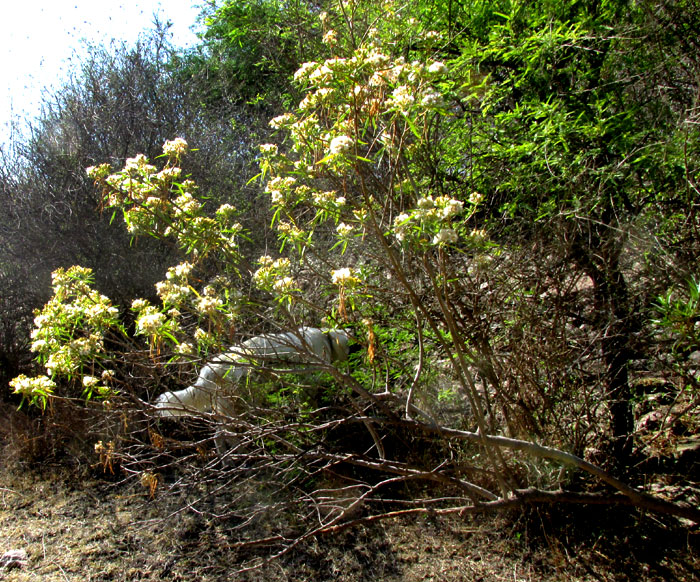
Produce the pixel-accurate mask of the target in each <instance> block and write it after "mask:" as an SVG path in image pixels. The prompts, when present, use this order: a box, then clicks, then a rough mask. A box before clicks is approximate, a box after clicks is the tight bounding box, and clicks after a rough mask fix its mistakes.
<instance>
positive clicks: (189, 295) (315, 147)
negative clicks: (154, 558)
mask: <svg viewBox="0 0 700 582" xmlns="http://www.w3.org/2000/svg"><path fill="white" fill-rule="evenodd" d="M201 19H202V23H203V24H204V28H203V30H204V32H203V33H202V35H201V42H200V45H199V46H197V47H195V48H193V49H190V50H188V51H177V50H175V49H173V48H172V47H170V46H169V45H168V43H167V34H166V32H165V31H158V30H156V31H154V32H153V33H152V34H151V35H150V36H148V37H145V38H143V39H142V41H141V42H140V43H139V44H138V45H137V46H135V47H126V46H124V47H121V48H118V49H117V50H116V51H115V52H108V51H106V50H103V49H95V50H94V51H93V54H92V56H91V58H90V59H88V60H87V62H85V63H84V65H83V68H82V71H81V74H80V75H77V76H76V77H75V79H74V80H72V81H71V82H70V83H69V84H68V85H66V86H65V87H63V88H62V90H61V91H59V92H58V93H57V94H56V95H55V96H54V98H53V100H52V102H51V106H50V107H47V108H46V109H45V112H44V114H43V116H42V117H41V118H40V119H39V120H38V121H37V122H36V123H35V125H34V126H33V127H32V131H31V134H30V137H29V138H28V139H26V140H25V141H23V142H21V143H14V144H12V145H11V147H10V148H9V150H8V151H5V152H3V158H2V164H0V194H1V195H2V197H3V202H4V207H5V208H7V209H8V212H6V213H4V214H3V215H2V216H0V245H1V246H0V256H2V259H0V365H1V366H2V368H1V369H0V379H2V382H3V385H4V386H5V387H4V388H3V391H4V392H2V393H0V394H2V397H3V398H4V399H5V400H6V401H7V402H9V403H12V404H20V403H21V404H22V411H23V412H21V413H14V414H10V415H8V416H7V418H8V420H7V422H6V425H7V427H8V428H6V429H4V431H3V432H4V438H5V441H6V445H5V446H6V449H7V451H8V452H7V455H6V457H7V458H8V459H10V458H12V459H14V461H13V462H14V463H15V466H25V467H29V466H36V465H40V464H41V463H44V462H47V461H49V460H50V461H51V462H55V463H58V464H61V465H63V466H64V467H68V466H72V467H73V468H74V469H73V470H75V466H76V465H81V466H89V467H91V469H90V471H92V472H91V473H90V474H91V475H92V476H93V477H95V478H97V477H98V476H99V478H101V479H104V480H106V481H112V482H116V483H117V484H118V485H115V487H116V490H121V489H119V488H120V487H121V488H123V491H127V490H128V491H131V490H138V491H139V492H140V493H139V495H142V496H144V498H145V499H150V503H151V506H150V507H149V509H148V510H147V511H148V512H150V513H149V515H152V517H149V518H148V519H153V520H155V521H158V520H159V519H161V518H162V520H163V521H162V522H159V523H161V524H165V523H170V524H172V523H173V522H172V520H171V521H168V519H169V518H168V515H162V516H161V512H162V513H164V514H169V515H170V516H171V518H172V515H173V514H175V515H182V516H183V518H182V519H186V518H185V517H184V516H186V515H187V516H195V517H193V518H192V519H195V521H196V520H198V519H202V520H204V521H205V522H206V527H204V526H202V528H203V529H202V530H201V531H200V530H198V531H200V533H198V534H197V535H198V536H200V537H201V536H205V535H206V536H221V537H219V538H217V539H216V541H213V542H212V544H213V545H214V546H215V547H219V546H218V545H217V544H223V545H225V546H226V547H227V548H229V549H234V550H235V551H236V552H237V553H236V558H235V560H233V562H235V568H236V569H239V570H241V571H246V570H247V569H253V570H254V569H256V568H263V569H264V568H270V567H274V566H270V565H271V564H274V563H279V564H284V566H280V567H281V568H288V567H290V566H289V564H290V560H293V559H295V558H292V557H293V556H298V555H300V554H299V553H298V552H300V551H301V552H305V551H312V550H311V549H310V548H313V547H316V546H314V544H316V543H326V542H321V541H319V540H328V539H334V540H338V543H339V544H341V545H342V544H344V543H348V540H349V539H350V538H349V537H346V536H352V533H348V532H352V531H361V532H365V533H367V532H369V531H372V532H375V533H376V532H379V531H384V532H385V533H386V532H388V533H386V535H387V536H389V537H391V536H397V535H398V536H399V537H400V536H401V535H404V534H400V533H398V532H400V531H404V530H402V529H401V528H397V526H396V525H395V524H397V523H403V524H406V523H428V522H430V523H433V521H432V520H438V521H439V523H441V524H443V525H444V524H446V523H449V524H451V525H450V527H451V528H453V531H451V532H450V533H449V534H446V536H447V537H446V538H445V540H444V541H445V543H449V544H455V545H454V546H452V547H454V548H455V550H454V551H455V552H458V551H461V550H457V548H463V545H462V544H463V542H462V541H460V540H461V539H463V537H461V536H464V535H468V533H466V532H468V530H469V527H470V526H469V525H465V524H470V523H473V524H475V525H474V527H478V529H479V531H480V532H481V533H480V534H479V535H483V532H484V531H488V529H489V527H491V526H489V525H488V524H489V523H492V524H494V526H493V527H496V525H495V524H499V526H498V527H499V528H500V531H501V532H503V531H504V529H503V528H505V529H507V528H508V527H511V526H510V525H507V524H508V523H510V524H511V525H512V524H520V525H512V527H513V528H514V529H513V531H514V532H517V535H518V536H520V535H522V533H523V532H531V531H532V529H530V528H531V527H532V523H533V522H532V521H531V520H532V519H533V515H536V516H538V517H537V518H536V520H535V521H537V522H538V523H544V522H547V521H548V520H549V517H542V516H553V515H556V514H557V513H558V512H563V513H562V515H571V516H572V519H573V520H574V521H581V528H582V530H581V531H585V532H586V533H585V534H581V531H578V533H576V534H573V533H572V534H571V535H573V536H574V538H575V539H576V541H575V545H576V546H577V548H579V550H578V551H583V548H584V547H586V546H587V544H589V543H593V544H594V545H595V543H597V542H596V541H594V540H592V539H590V538H588V537H587V536H588V535H589V534H590V531H597V526H596V521H595V520H593V519H591V521H587V520H585V519H582V517H581V513H582V512H581V511H580V508H581V507H583V508H585V510H584V512H585V511H590V512H591V513H590V514H589V515H590V516H593V515H599V514H598V513H597V512H598V511H600V508H601V507H603V508H609V509H610V512H611V514H614V515H616V516H618V518H617V519H619V529H620V531H621V532H622V531H623V530H625V531H629V530H630V529H634V527H635V526H638V527H639V528H640V530H639V531H640V532H641V531H644V532H650V533H648V539H658V537H657V536H663V535H665V534H664V533H663V532H673V533H672V534H668V535H669V537H673V538H674V539H676V537H675V536H680V537H683V536H684V535H687V536H688V537H687V546H686V548H685V554H684V553H683V551H682V550H679V552H678V553H677V554H674V555H675V556H676V558H678V559H677V560H676V558H674V560H676V561H674V566H672V567H671V566H664V567H665V568H667V571H666V574H658V572H656V571H654V572H653V573H651V574H649V578H648V579H650V580H651V579H658V578H654V576H678V577H679V578H678V579H690V578H689V577H688V576H692V574H688V570H687V568H688V564H692V563H693V560H694V559H695V558H694V557H693V556H695V555H696V550H697V548H696V542H695V536H696V532H697V526H698V524H699V523H700V509H698V504H699V501H700V499H699V498H698V451H699V450H700V437H698V428H699V426H700V409H699V405H700V390H699V381H700V272H698V268H697V265H698V258H699V255H700V245H699V244H698V242H697V241H698V240H700V236H699V235H700V233H699V232H698V229H699V227H700V215H699V211H700V191H699V190H698V180H699V179H700V178H699V177H700V166H699V162H700V108H699V105H698V95H700V92H699V89H700V87H699V86H698V83H699V80H700V61H699V55H700V50H699V49H700V47H699V46H698V41H697V34H694V32H693V31H696V30H698V29H700V6H698V5H696V4H695V3H693V2H685V1H680V0H678V1H669V2H661V3H659V2H650V1H646V0H645V1H640V2H634V3H631V2H619V1H612V0H611V1H606V2H598V1H596V2H592V1H590V2H589V1H587V0H584V1H579V2H567V3H562V2H553V1H549V0H540V1H536V2H517V1H510V0H483V1H476V0H475V1H465V2H453V1H452V0H431V1H428V0H426V1H423V0H419V1H413V2H401V1H395V0H387V1H385V2H375V3H367V2H356V1H352V0H340V1H332V2H309V1H306V0H295V1H292V2H279V1H273V0H250V1H233V0H231V1H223V2H214V3H209V4H208V5H207V6H206V7H205V8H203V12H202V15H201ZM302 326H314V327H318V328H323V329H338V330H343V331H344V332H346V333H347V334H348V335H349V336H350V338H351V345H352V346H359V348H360V349H359V350H358V351H357V353H355V350H351V351H352V352H353V353H352V354H351V356H350V358H349V360H348V361H347V362H338V363H334V364H333V365H331V364H329V363H328V362H325V361H321V360H319V361H317V362H315V363H317V364H318V365H317V371H316V373H314V374H312V375H308V374H301V373H296V372H299V370H298V369H292V370H291V371H290V370H280V369H279V366H277V367H275V366H274V365H267V364H266V362H265V361H264V359H263V360H262V361H261V360H260V359H258V361H252V362H251V361H246V365H247V366H250V367H251V369H250V370H249V371H248V372H247V373H246V374H245V375H244V378H245V380H242V381H240V382H238V383H237V385H236V386H235V387H234V388H233V389H234V390H235V391H236V393H235V396H236V413H235V414H230V413H229V414H220V412H221V411H220V410H216V409H215V410H213V411H202V412H201V413H194V414H192V415H189V416H187V417H179V418H167V417H164V416H163V415H162V414H158V410H157V409H156V408H154V406H153V404H152V403H153V402H154V401H155V400H156V398H157V397H158V396H159V395H160V394H162V393H163V392H165V391H173V390H180V389H182V388H184V387H186V386H188V385H190V384H191V383H192V382H193V380H194V378H196V375H197V373H198V371H199V370H200V369H201V368H202V366H203V365H204V363H205V362H206V361H207V360H208V359H210V358H212V357H213V356H214V355H216V354H219V353H221V352H222V351H225V350H226V349H227V348H228V347H229V346H231V345H238V344H240V343H241V342H243V341H244V340H247V339H249V338H251V337H253V336H257V335H260V334H269V333H279V332H282V331H292V332H293V331H294V330H297V329H298V328H300V327H302ZM237 365H241V363H240V360H238V362H237ZM230 410H231V409H229V412H230ZM10 419H12V420H10ZM224 442H225V443H226V446H225V447H224V446H221V445H222V443H224ZM215 444H218V446H215ZM91 478H92V477H91ZM144 502H145V503H147V504H148V502H147V501H144ZM13 503H14V502H13ZM119 511H122V510H121V509H120V510H119ZM123 511H130V510H126V509H125V510H123ZM540 512H541V513H540ZM140 519H141V518H140ZM489 519H492V520H493V521H491V522H490V521H489ZM645 520H651V523H653V524H654V526H653V527H651V526H650V525H649V522H647V521H645ZM554 521H556V522H557V523H556V525H552V526H551V527H552V528H553V530H552V531H554V530H556V531H557V534H556V535H557V536H559V535H561V536H563V537H564V538H565V537H566V536H567V535H568V533H566V532H567V531H568V530H567V528H563V529H562V528H561V523H560V522H558V520H554ZM389 524H391V525H389ZM476 524H478V526H477V525H476ZM523 524H529V525H526V526H523ZM198 527H200V526H198ZM381 528H388V529H386V530H382V529H381ZM606 528H607V526H606ZM545 529H546V528H545ZM652 529H653V530H654V531H653V533H651V530H652ZM612 530H614V527H613V528H612ZM405 531H406V533H405V535H406V536H408V538H411V537H412V536H414V535H415V536H416V538H420V534H419V532H418V531H414V530H413V529H411V528H409V529H407V530H405ZM538 531H539V530H538ZM201 532H206V534H205V533H201ZM679 532H680V533H679ZM540 533H541V532H540ZM358 535H360V534H358ZM362 535H364V534H362ZM367 535H370V534H367ZM372 535H374V534H372ZM426 535H428V534H426ZM502 535H505V538H499V539H500V540H501V541H500V542H499V543H504V544H506V545H508V543H510V542H508V543H506V541H504V540H505V539H506V538H507V537H508V536H507V535H506V534H503V533H502ZM528 535H529V533H528ZM538 535H539V534H538ZM542 535H544V536H545V537H546V535H547V534H546V532H545V533H544V534H542ZM579 535H582V536H583V537H577V536H579ZM611 535H612V534H611V530H608V529H606V531H605V532H603V531H601V533H600V537H599V538H597V539H600V540H603V539H605V540H609V539H610V537H609V536H611ZM640 535H642V534H640ZM643 535H647V534H643ZM643 535H642V537H643ZM574 538H572V539H574ZM431 539H434V540H439V539H440V538H439V536H437V534H436V537H435V538H431ZM557 539H558V538H557ZM562 539H563V538H562ZM678 539H680V538H678ZM222 540H223V541H222ZM540 541H541V540H540ZM183 543H184V542H183ZM377 543H379V542H378V541H377V539H376V538H373V539H372V542H371V543H370V544H369V546H372V547H374V546H373V544H377ZM436 543H437V542H436ZM479 543H483V542H479ZM533 543H534V542H533ZM538 543H539V542H538ZM634 543H636V544H642V541H641V538H640V537H634ZM389 545H391V544H389ZM486 545H488V544H486ZM369 546H368V547H369ZM516 546H518V544H514V545H512V546H508V547H510V548H513V547H516ZM387 547H388V546H387ZM504 547H505V546H504ZM534 548H535V546H531V548H530V549H531V550H532V551H533V552H534V551H535V549H534ZM549 549H550V550H552V547H550V548H549ZM375 550H376V548H375V549H373V550H367V551H369V552H370V553H372V552H374V551H375ZM392 551H395V548H394V550H392ZM518 551H520V550H518ZM557 551H564V550H561V548H559V549H558V550H557ZM618 551H619V552H620V553H622V548H617V549H615V550H614V552H613V553H617V552H618ZM674 551H675V550H674ZM564 553H566V551H564ZM588 555H589V556H590V559H591V560H593V557H592V555H591V554H588ZM548 559H549V558H548ZM660 559H661V558H660ZM441 560H442V558H441ZM438 561H439V562H440V563H441V564H442V565H443V566H444V564H445V563H446V562H444V561H440V560H438ZM233 562H232V563H231V564H233ZM371 563H374V562H371ZM514 563H515V562H514ZM517 563H518V564H520V565H521V566H522V564H523V563H524V562H517ZM548 563H549V562H548ZM591 563H592V562H591ZM658 563H659V562H656V564H658ZM154 567H155V566H154ZM158 567H159V568H160V565H159V566H158ZM163 567H164V568H166V566H163ZM230 567H231V568H234V566H233V565H230ZM334 567H335V566H334ZM338 567H339V566H338ZM372 567H374V566H372ZM441 567H442V566H441ZM519 567H520V566H519ZM607 567H608V566H606V567H605V568H603V569H598V567H597V566H592V567H588V569H587V573H586V574H585V575H586V576H588V575H590V576H592V577H593V578H597V579H600V577H601V576H602V577H603V578H604V579H607V578H605V577H606V576H608V575H612V574H611V571H612V570H609V569H606V568H607ZM655 567H656V566H655ZM621 568H623V566H621ZM624 568H627V569H626V570H625V572H627V574H629V575H630V576H632V577H634V576H636V575H638V574H639V572H637V571H636V570H635V569H634V568H632V569H629V568H630V567H629V565H627V566H624ZM166 569H167V568H166ZM584 569H585V568H584ZM652 569H653V568H652ZM574 570H575V569H574ZM168 571H169V570H168ZM499 571H500V570H499ZM690 571H692V568H690ZM459 572H460V576H463V579H467V578H469V577H470V576H471V577H472V578H474V579H478V575H481V574H478V573H474V572H472V573H471V574H470V573H466V571H464V570H460V571H459ZM566 572H567V573H566V574H562V576H564V577H563V578H562V579H573V578H571V577H572V576H578V575H579V574H574V573H572V571H569V570H567V571H566ZM632 572H634V574H632ZM424 574H425V572H424ZM627 574H625V575H627ZM290 575H291V574H290ZM327 575H328V574H324V576H327ZM383 575H384V576H385V577H386V579H394V578H392V577H391V576H394V577H395V578H396V576H398V574H397V573H389V572H386V573H385V574H383ZM426 575H427V574H426ZM499 575H500V574H499ZM309 576H311V577H312V574H309ZM416 576H417V574H416ZM523 576H524V575H523ZM567 576H568V578H567ZM105 579H107V578H105ZM203 579H204V578H203ZM212 579H214V578H212ZM341 579H342V578H341ZM396 579H398V578H396ZM416 579H419V578H418V577H417V578H416ZM452 579H460V578H459V576H457V575H455V576H454V577H453V578H452ZM523 579H531V578H527V577H526V576H524V577H523ZM552 579H556V578H552ZM581 579H587V578H585V576H583V575H582V577H581Z"/></svg>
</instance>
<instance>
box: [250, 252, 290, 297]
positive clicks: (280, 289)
mask: <svg viewBox="0 0 700 582" xmlns="http://www.w3.org/2000/svg"><path fill="white" fill-rule="evenodd" d="M258 264H259V265H260V268H259V269H258V270H257V271H255V273H254V274H253V281H254V282H255V284H256V285H257V286H258V287H260V289H264V290H265V291H274V292H276V293H278V294H284V293H289V292H290V291H292V290H294V289H295V288H296V287H297V284H296V282H295V281H294V279H293V278H292V276H291V269H292V264H291V262H290V261H289V259H288V258H286V257H283V258H280V259H272V257H269V256H267V255H265V256H262V257H260V258H259V259H258Z"/></svg>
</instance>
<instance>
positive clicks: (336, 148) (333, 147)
mask: <svg viewBox="0 0 700 582" xmlns="http://www.w3.org/2000/svg"><path fill="white" fill-rule="evenodd" d="M354 145H355V142H354V141H353V140H352V138H350V137H348V136H347V135H339V136H338V137H334V138H333V139H332V140H331V143H330V146H329V148H328V149H329V150H330V153H331V154H347V153H349V152H350V151H351V150H352V148H353V146H354Z"/></svg>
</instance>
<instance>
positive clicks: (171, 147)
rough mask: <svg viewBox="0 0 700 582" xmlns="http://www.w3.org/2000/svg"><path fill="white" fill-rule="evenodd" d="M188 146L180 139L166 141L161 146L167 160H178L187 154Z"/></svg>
mask: <svg viewBox="0 0 700 582" xmlns="http://www.w3.org/2000/svg"><path fill="white" fill-rule="evenodd" d="M188 148H189V146H188V145H187V142H186V141H185V140H184V139H182V138H181V137H176V138H175V139H173V140H171V141H166V142H165V144H163V153H164V154H165V155H166V156H168V157H169V158H180V156H182V155H183V154H186V153H187V150H188Z"/></svg>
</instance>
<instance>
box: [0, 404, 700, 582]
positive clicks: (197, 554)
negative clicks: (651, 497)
mask: <svg viewBox="0 0 700 582" xmlns="http://www.w3.org/2000/svg"><path fill="white" fill-rule="evenodd" d="M10 416H13V418H12V419H11V418H10ZM15 416H16V413H14V412H10V411H8V410H5V411H4V414H3V418H2V421H3V425H4V426H8V425H9V424H11V423H12V424H13V425H14V426H18V424H17V422H18V421H17V420H16V418H14V417H15ZM16 436H17V433H15V437H16ZM13 444H14V446H17V442H14V443H13V442H9V441H8V435H7V433H6V434H5V442H4V443H3V451H4V453H5V454H4V455H3V462H2V465H1V468H0V484H1V485H0V554H4V553H6V552H8V551H10V550H24V551H26V553H27V555H28V560H27V562H26V564H25V565H21V566H18V567H14V568H11V569H3V570H0V580H7V581H12V582H24V581H35V580H41V581H47V582H51V581H57V582H58V581H62V582H65V581H66V580H71V581H72V580H92V581H108V580H110V581H117V580H124V581H127V580H128V581H132V580H171V581H177V580H193V579H196V580H202V581H215V580H269V581H273V582H275V581H282V580H338V581H344V580H347V581H350V580H352V581H359V580H372V581H384V580H386V581H398V580H407V581H413V580H415V581H417V580H436V581H437V580H439V581H451V580H454V581H458V580H459V581H462V580H464V581H471V580H473V581H477V580H484V581H487V580H488V581H491V580H493V581H498V580H515V581H519V582H524V581H535V580H538V581H545V582H547V581H552V582H554V581H564V580H570V581H574V580H576V581H579V580H580V581H584V580H585V581H588V580H591V581H593V580H595V581H601V580H605V581H613V580H614V581H625V580H630V581H631V580H634V581H662V580H663V581H670V580H679V581H680V580H683V581H691V580H698V579H700V578H699V577H698V572H699V571H700V557H699V556H700V544H699V543H698V542H699V540H698V538H699V533H698V530H697V528H696V529H692V528H688V527H687V524H685V525H683V524H680V523H679V522H678V521H677V520H675V519H673V518H659V517H657V516H653V515H640V514H638V513H635V512H633V511H630V510H628V509H627V508H618V509H610V508H596V507H586V508H584V509H580V508H579V509H571V508H567V507H564V508H562V507H560V506H559V507H557V506H555V507H552V508H550V509H547V510H543V509H540V510H535V509H532V510H527V511H525V512H521V511H517V512H512V513H507V512H502V513H498V514H482V515H478V516H464V517H460V516H457V515H451V516H447V517H438V516H435V515H431V514H430V513H426V514H424V515H421V516H418V517H413V518H410V519H396V520H386V521H380V522H375V523H370V524H365V525H361V526H358V527H355V528H352V529H347V530H343V531H340V532H338V533H335V534H329V535H323V536H320V537H313V538H308V539H306V540H304V541H303V542H302V543H299V544H298V545H296V546H295V547H294V548H293V549H292V550H291V551H289V552H287V553H285V554H284V555H283V556H281V557H280V558H279V559H277V560H272V561H267V562H264V563H263V565H262V566H261V567H260V568H259V569H256V570H252V571H248V572H240V570H241V569H242V568H244V567H245V566H247V565H249V564H250V563H251V560H253V561H254V560H256V559H265V558H267V557H269V555H270V553H269V548H266V549H264V550H261V549H256V548H249V549H246V550H241V549H240V548H239V549H236V548H235V547H234V545H233V543H232V542H233V541H234V540H235V539H236V535H238V534H237V532H236V529H237V526H239V525H240V518H239V517H236V518H218V519H217V518H215V517H213V515H214V514H215V513H216V511H217V505H218V504H221V506H222V507H223V506H225V504H226V502H227V496H229V495H230V494H229V493H228V492H226V491H223V492H219V493H218V494H217V495H215V496H210V497H209V498H208V500H207V501H206V503H208V504H209V505H204V506H202V505H201V504H200V505H198V506H197V510H194V509H193V508H192V506H190V505H188V503H189V502H191V501H192V499H193V498H194V497H196V496H197V492H195V491H192V492H191V496H190V497H191V498H190V497H188V495H187V494H186V493H182V492H180V494H178V495H167V494H165V488H159V489H158V490H157V491H156V495H155V497H154V498H153V499H151V498H150V492H149V489H148V488H147V487H144V484H143V483H139V482H138V481H137V480H134V479H132V480H129V481H126V482H115V480H114V478H112V479H111V480H110V478H109V476H105V475H104V474H103V473H102V471H101V469H100V467H99V462H98V459H97V457H95V459H94V461H95V464H94V465H93V466H89V465H88V464H81V465H78V464H77V463H76V460H77V459H76V458H75V457H73V458H71V457H70V456H68V457H65V458H64V459H63V463H58V462H57V461H56V460H54V462H53V464H51V465H46V466H44V467H43V468H37V467H36V466H34V467H30V466H28V465H27V464H23V463H20V462H19V461H18V460H17V459H16V458H13V455H12V451H11V447H12V446H13ZM65 450H67V449H66V448H64V451H65ZM65 461H71V463H70V465H71V466H67V465H66V463H65ZM202 509H204V510H205V511H202ZM260 527H264V524H263V525H262V526H260ZM272 529H274V528H272ZM256 552H260V553H259V555H256Z"/></svg>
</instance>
